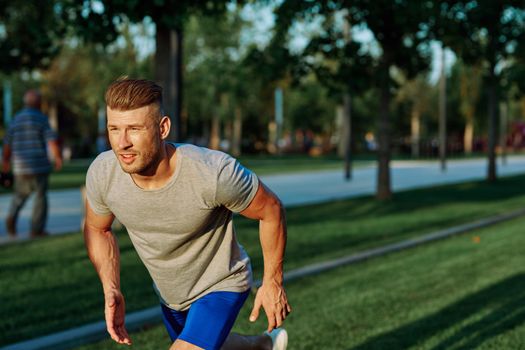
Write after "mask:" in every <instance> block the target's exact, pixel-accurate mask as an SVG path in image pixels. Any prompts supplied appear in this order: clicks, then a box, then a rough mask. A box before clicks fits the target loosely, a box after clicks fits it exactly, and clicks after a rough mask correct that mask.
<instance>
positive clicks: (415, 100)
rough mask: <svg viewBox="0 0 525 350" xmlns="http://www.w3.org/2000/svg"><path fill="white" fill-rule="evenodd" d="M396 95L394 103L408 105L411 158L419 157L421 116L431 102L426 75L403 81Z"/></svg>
mask: <svg viewBox="0 0 525 350" xmlns="http://www.w3.org/2000/svg"><path fill="white" fill-rule="evenodd" d="M401 84H402V85H401V87H400V89H399V91H398V93H397V95H396V101H398V102H401V103H402V102H408V103H409V104H410V144H411V153H412V157H414V158H417V157H419V156H420V142H421V131H422V126H421V116H422V115H423V114H424V113H425V112H427V111H428V109H429V108H430V105H431V100H432V87H431V86H430V84H429V83H428V77H427V76H426V74H421V75H418V76H417V77H416V78H415V79H412V80H409V81H404V82H402V83H401Z"/></svg>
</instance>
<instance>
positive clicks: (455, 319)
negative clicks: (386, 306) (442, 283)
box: [352, 274, 525, 350]
mask: <svg viewBox="0 0 525 350" xmlns="http://www.w3.org/2000/svg"><path fill="white" fill-rule="evenodd" d="M523 286H525V274H518V275H515V276H512V277H509V278H507V279H505V280H503V281H501V282H498V283H496V284H493V285H491V286H489V287H487V288H485V289H483V290H481V291H479V292H477V293H474V294H471V295H469V296H467V297H465V298H463V299H461V300H459V301H458V302H456V303H454V304H451V305H449V306H447V307H445V308H443V309H441V310H440V311H438V312H436V313H434V314H432V315H429V316H427V317H424V318H422V319H419V320H416V321H414V322H411V323H409V324H406V325H404V326H402V327H400V328H397V329H395V330H392V331H390V332H386V333H383V334H380V335H378V336H375V337H373V338H371V339H369V340H367V341H366V342H364V343H362V344H361V345H358V346H356V347H353V348H352V349H353V350H365V349H366V350H369V349H389V350H401V349H408V348H411V347H416V346H417V347H420V346H422V345H423V344H424V342H425V341H427V340H428V339H430V338H431V337H433V336H436V335H438V334H439V333H441V332H443V331H446V330H448V329H451V328H457V330H456V331H455V332H454V333H453V334H452V335H450V336H448V337H445V338H444V339H442V340H441V341H440V342H439V344H437V345H435V346H434V347H432V349H433V350H444V349H461V350H463V349H474V348H476V347H477V346H479V345H481V344H483V343H484V342H486V341H487V340H489V339H491V338H493V337H496V336H498V335H499V334H502V333H504V332H506V331H508V330H511V329H513V328H515V327H518V326H520V325H522V324H523V323H525V288H523ZM481 313H483V314H484V316H480V317H478V318H476V320H473V321H472V322H468V319H469V318H471V317H475V316H476V315H477V314H481ZM461 323H464V325H460V324H461ZM429 348H430V347H429Z"/></svg>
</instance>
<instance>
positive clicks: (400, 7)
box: [278, 0, 433, 200]
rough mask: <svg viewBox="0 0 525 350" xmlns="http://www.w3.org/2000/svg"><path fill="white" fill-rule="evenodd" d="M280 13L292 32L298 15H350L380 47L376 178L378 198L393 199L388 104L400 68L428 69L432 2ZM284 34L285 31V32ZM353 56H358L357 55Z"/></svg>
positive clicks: (342, 1) (291, 7)
mask: <svg viewBox="0 0 525 350" xmlns="http://www.w3.org/2000/svg"><path fill="white" fill-rule="evenodd" d="M281 8H282V10H280V11H279V12H280V13H281V16H280V17H282V18H283V20H281V21H278V25H280V26H282V27H284V28H286V30H288V28H289V26H290V23H291V21H292V20H291V19H293V14H294V13H300V14H310V13H320V14H323V15H329V14H330V13H333V12H334V11H335V10H346V11H347V13H348V16H347V18H348V23H349V24H350V25H351V26H352V27H360V28H367V29H368V30H370V31H371V32H372V33H373V36H374V41H375V42H376V43H377V45H378V47H379V50H378V51H379V52H377V53H375V55H376V60H375V65H374V66H372V67H371V69H372V72H373V74H372V77H373V79H372V81H373V82H374V83H375V85H376V86H377V87H378V88H379V90H380V102H379V103H378V105H379V120H378V127H377V130H378V139H379V149H378V163H379V164H378V178H377V197H378V198H379V199H382V200H383V199H389V198H390V197H391V196H392V191H391V184H390V102H391V97H392V93H393V91H392V90H393V89H395V87H396V84H395V83H394V81H393V79H392V77H391V72H392V71H393V70H394V69H400V70H402V71H403V72H404V74H405V75H406V76H407V77H409V78H411V77H413V76H415V75H416V74H417V73H419V72H421V71H423V70H425V69H428V67H429V63H430V49H429V45H428V39H429V38H430V35H431V32H430V28H431V27H430V20H431V18H432V16H431V14H432V8H433V2H431V1H417V2H416V1H408V0H405V1H404V0H399V1H395V2H393V1H388V0H381V1H374V2H371V1H368V0H355V1H354V0H352V1H350V0H348V1H346V0H339V1H311V2H305V1H301V2H293V1H291V2H284V3H283V5H282V6H281ZM281 31H285V30H284V29H281ZM351 57H355V54H354V55H352V56H351Z"/></svg>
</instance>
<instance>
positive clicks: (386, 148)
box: [377, 66, 392, 200]
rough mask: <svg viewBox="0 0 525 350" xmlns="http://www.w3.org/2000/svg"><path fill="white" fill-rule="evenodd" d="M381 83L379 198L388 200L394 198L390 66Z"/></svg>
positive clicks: (384, 72)
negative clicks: (391, 160)
mask: <svg viewBox="0 0 525 350" xmlns="http://www.w3.org/2000/svg"><path fill="white" fill-rule="evenodd" d="M382 75H383V79H382V80H383V81H382V83H381V105H380V114H379V123H378V141H379V149H378V173H377V198H378V199H379V200H387V199H390V198H392V190H391V186H390V112H389V109H390V91H389V90H390V89H389V88H390V86H389V85H390V83H389V70H388V66H386V67H385V68H383V72H382Z"/></svg>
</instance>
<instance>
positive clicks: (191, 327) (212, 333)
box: [163, 291, 287, 350]
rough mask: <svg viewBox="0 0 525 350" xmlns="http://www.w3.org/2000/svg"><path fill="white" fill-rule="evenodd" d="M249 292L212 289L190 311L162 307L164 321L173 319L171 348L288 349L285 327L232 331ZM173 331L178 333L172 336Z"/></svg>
mask: <svg viewBox="0 0 525 350" xmlns="http://www.w3.org/2000/svg"><path fill="white" fill-rule="evenodd" d="M248 294H249V291H247V292H244V293H233V292H213V293H210V294H208V295H206V296H204V297H202V298H201V299H199V300H197V301H196V302H194V303H193V304H192V305H191V307H190V309H189V310H188V311H187V313H184V312H180V311H175V310H171V309H169V308H167V307H165V306H163V316H164V320H165V323H166V320H168V321H170V320H171V321H170V322H169V323H170V324H171V325H166V328H167V329H168V333H169V334H170V337H171V339H172V340H174V338H176V340H175V341H174V343H173V345H172V346H171V347H170V350H197V349H223V350H236V349H242V350H252V349H253V350H284V349H286V343H287V335H286V331H284V330H275V331H274V332H272V335H267V334H261V335H255V336H247V335H241V334H237V333H230V331H231V328H232V327H233V324H234V323H235V319H236V318H237V315H238V314H239V311H240V309H241V307H242V305H243V304H244V302H245V301H246V298H247V297H248ZM173 324H175V327H173ZM179 325H180V326H182V331H180V330H179V329H180V328H179ZM173 328H176V329H175V331H173ZM170 329H171V330H170ZM172 333H173V334H175V335H176V336H175V337H174V336H172ZM283 337H284V338H283ZM283 340H285V342H284V343H283ZM279 344H280V345H279Z"/></svg>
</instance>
